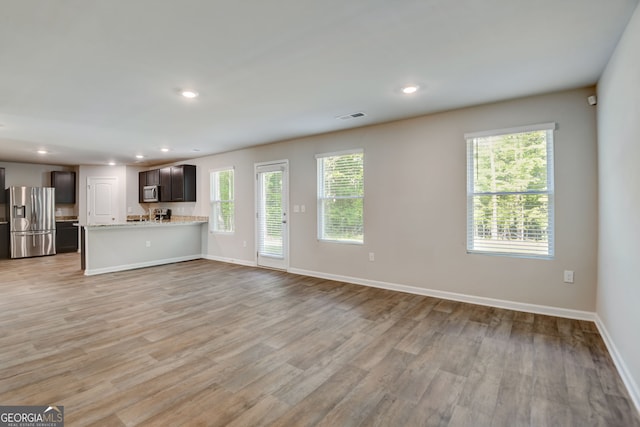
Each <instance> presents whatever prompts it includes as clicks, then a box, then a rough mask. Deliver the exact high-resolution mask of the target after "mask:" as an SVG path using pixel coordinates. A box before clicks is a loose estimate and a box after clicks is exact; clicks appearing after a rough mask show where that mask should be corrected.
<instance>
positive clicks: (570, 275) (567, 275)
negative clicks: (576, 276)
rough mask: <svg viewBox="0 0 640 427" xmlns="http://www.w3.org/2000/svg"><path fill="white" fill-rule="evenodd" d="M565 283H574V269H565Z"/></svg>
mask: <svg viewBox="0 0 640 427" xmlns="http://www.w3.org/2000/svg"><path fill="white" fill-rule="evenodd" d="M564 283H573V271H572V270H565V271H564Z"/></svg>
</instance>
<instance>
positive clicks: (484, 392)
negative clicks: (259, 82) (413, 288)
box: [0, 254, 640, 426]
mask: <svg viewBox="0 0 640 427" xmlns="http://www.w3.org/2000/svg"><path fill="white" fill-rule="evenodd" d="M0 328H1V329H0V404H2V405H19V404H20V405H46V404H58V405H64V407H65V420H66V425H67V426H85V425H96V426H134V425H141V426H182V425H185V426H200V425H202V426H217V425H231V426H258V425H273V426H308V425H320V426H357V425H362V426H429V425H443V426H444V425H449V426H465V425H467V426H490V425H495V426H528V425H532V426H534V425H535V426H564V425H566V426H595V425H602V426H640V421H639V420H638V413H637V412H636V410H635V409H634V408H633V405H632V403H631V401H630V399H629V397H628V395H627V393H626V391H625V388H624V386H623V384H622V382H621V380H620V378H619V376H618V374H617V373H616V371H615V368H614V366H613V363H612V361H611V358H610V357H609V355H608V353H607V351H606V349H605V346H604V344H603V342H602V339H601V338H600V336H599V335H598V332H597V330H596V328H595V326H594V325H593V324H592V323H590V322H583V321H576V320H567V319H561V318H555V317H547V316H539V315H532V314H527V313H520V312H514V311H509V310H502V309H494V308H488V307H482V306H475V305H470V304H462V303H457V302H451V301H446V300H440V299H436V298H428V297H420V296H415V295H409V294H403V293H397V292H391V291H385V290H379V289H371V288H366V287H361V286H356V285H349V284H344V283H337V282H332V281H326V280H320V279H313V278H306V277H303V276H296V275H292V274H286V273H281V272H275V271H269V270H261V269H255V268H246V267H240V266H234V265H229V264H223V263H217V262H212V261H205V260H199V261H191V262H185V263H180V264H174V265H167V266H161V267H153V268H147V269H140V270H134V271H128V272H121V273H114V274H106V275H101V276H94V277H90V278H87V277H84V276H82V274H81V272H80V271H79V259H78V256H77V254H62V255H57V256H54V257H44V258H34V259H25V260H8V261H0Z"/></svg>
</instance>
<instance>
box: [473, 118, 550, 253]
mask: <svg viewBox="0 0 640 427" xmlns="http://www.w3.org/2000/svg"><path fill="white" fill-rule="evenodd" d="M554 129H555V123H546V124H540V125H534V126H526V127H521V128H513V129H503V130H496V131H489V132H477V133H472V134H467V135H465V138H466V140H467V251H468V252H477V253H490V254H500V255H510V256H522V257H541V258H552V257H553V254H554V252H553V251H554V226H553V130H554Z"/></svg>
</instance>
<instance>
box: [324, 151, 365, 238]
mask: <svg viewBox="0 0 640 427" xmlns="http://www.w3.org/2000/svg"><path fill="white" fill-rule="evenodd" d="M316 157H317V163H318V239H320V240H329V241H335V242H346V243H363V241H364V221H363V211H364V154H363V152H362V150H354V151H349V152H342V153H331V154H323V155H318V156H316Z"/></svg>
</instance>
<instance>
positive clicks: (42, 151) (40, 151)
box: [38, 150, 47, 154]
mask: <svg viewBox="0 0 640 427" xmlns="http://www.w3.org/2000/svg"><path fill="white" fill-rule="evenodd" d="M38 154H47V150H38Z"/></svg>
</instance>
